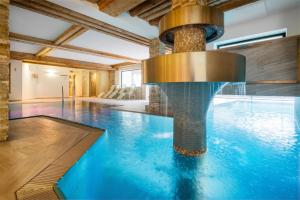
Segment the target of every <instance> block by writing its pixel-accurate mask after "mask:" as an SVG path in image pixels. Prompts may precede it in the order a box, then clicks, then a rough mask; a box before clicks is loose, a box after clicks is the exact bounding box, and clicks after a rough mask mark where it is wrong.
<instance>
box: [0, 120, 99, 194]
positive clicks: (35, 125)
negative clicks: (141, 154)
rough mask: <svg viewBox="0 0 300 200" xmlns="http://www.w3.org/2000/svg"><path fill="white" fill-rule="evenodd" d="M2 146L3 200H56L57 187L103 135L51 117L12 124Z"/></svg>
mask: <svg viewBox="0 0 300 200" xmlns="http://www.w3.org/2000/svg"><path fill="white" fill-rule="evenodd" d="M9 132H10V133H9V140H8V141H6V142H2V143H0V197H1V198H0V199H16V197H17V199H39V200H41V199H57V196H56V195H55V193H54V191H53V185H54V183H55V182H56V181H57V180H58V179H59V178H60V177H61V176H62V175H63V174H64V173H65V172H66V171H67V170H68V169H69V168H70V167H71V166H72V165H73V163H75V162H76V160H78V159H79V158H80V156H81V155H82V154H83V153H84V152H85V151H86V150H87V149H88V148H89V147H90V146H91V145H92V144H93V143H94V142H95V141H96V140H97V138H98V137H99V136H100V135H101V134H102V131H101V130H99V129H95V128H90V127H87V126H83V125H79V124H75V123H72V122H66V121H64V120H58V119H52V118H48V117H33V118H26V119H17V120H12V121H10V131H9Z"/></svg>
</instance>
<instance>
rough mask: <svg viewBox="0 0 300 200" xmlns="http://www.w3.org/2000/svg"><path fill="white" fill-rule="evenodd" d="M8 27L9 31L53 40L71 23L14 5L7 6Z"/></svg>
mask: <svg viewBox="0 0 300 200" xmlns="http://www.w3.org/2000/svg"><path fill="white" fill-rule="evenodd" d="M9 11H10V12H9V29H10V31H11V32H15V33H20V34H24V35H29V36H33V37H38V38H43V39H48V40H54V39H55V38H56V37H58V36H59V35H60V34H62V33H63V32H64V31H65V30H66V29H67V28H69V27H70V26H71V24H69V23H67V22H64V21H61V20H58V19H55V18H52V17H47V16H45V15H41V14H38V13H35V12H32V11H29V10H25V9H22V8H19V7H16V6H11V5H10V6H9Z"/></svg>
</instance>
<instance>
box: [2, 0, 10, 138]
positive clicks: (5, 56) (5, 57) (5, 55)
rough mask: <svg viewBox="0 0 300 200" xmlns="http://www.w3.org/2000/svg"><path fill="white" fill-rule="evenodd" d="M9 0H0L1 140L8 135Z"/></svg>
mask: <svg viewBox="0 0 300 200" xmlns="http://www.w3.org/2000/svg"><path fill="white" fill-rule="evenodd" d="M8 6H9V0H0V141H3V140H6V139H7V135H8V92H9V38H8V12H9V10H8Z"/></svg>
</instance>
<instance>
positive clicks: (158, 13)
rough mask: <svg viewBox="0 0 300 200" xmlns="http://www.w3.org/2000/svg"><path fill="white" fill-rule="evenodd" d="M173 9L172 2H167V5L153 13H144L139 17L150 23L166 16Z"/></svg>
mask: <svg viewBox="0 0 300 200" xmlns="http://www.w3.org/2000/svg"><path fill="white" fill-rule="evenodd" d="M171 7H172V3H171V2H165V3H163V4H161V5H159V6H157V7H155V8H154V9H152V10H151V11H149V12H147V13H144V14H142V15H139V17H141V18H143V19H145V20H146V21H150V20H153V19H156V18H158V17H161V16H164V15H165V14H167V13H168V12H169V11H170V10H171Z"/></svg>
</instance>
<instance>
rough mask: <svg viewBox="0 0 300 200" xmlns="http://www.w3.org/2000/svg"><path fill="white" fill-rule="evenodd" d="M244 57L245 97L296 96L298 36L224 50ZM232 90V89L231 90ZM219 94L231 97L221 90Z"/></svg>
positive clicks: (227, 92) (232, 92)
mask: <svg viewBox="0 0 300 200" xmlns="http://www.w3.org/2000/svg"><path fill="white" fill-rule="evenodd" d="M224 51H230V52H234V53H239V54H242V55H245V56H246V62H247V64H246V81H247V85H246V94H247V95H262V96H300V85H299V84H297V82H298V81H299V65H300V64H299V63H300V61H299V37H296V36H295V37H289V38H283V39H277V40H272V41H267V42H261V43H257V44H253V45H249V46H244V47H234V48H229V49H224ZM231 88H234V87H231ZM223 94H234V91H232V89H229V87H228V88H226V87H225V88H224V89H223Z"/></svg>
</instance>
